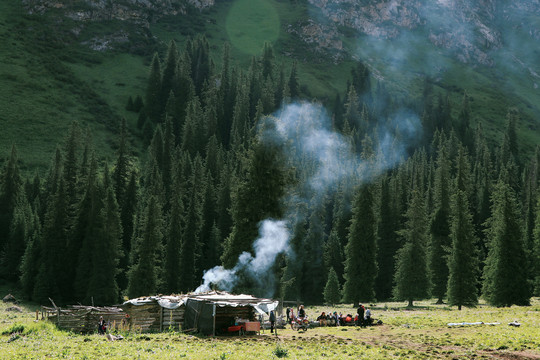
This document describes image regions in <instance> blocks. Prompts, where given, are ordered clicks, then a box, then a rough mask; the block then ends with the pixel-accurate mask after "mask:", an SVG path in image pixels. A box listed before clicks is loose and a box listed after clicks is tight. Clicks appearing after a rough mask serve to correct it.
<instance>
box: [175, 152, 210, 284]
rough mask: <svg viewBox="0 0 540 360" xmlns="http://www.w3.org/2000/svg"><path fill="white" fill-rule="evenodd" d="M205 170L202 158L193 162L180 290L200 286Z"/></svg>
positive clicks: (181, 248) (181, 257)
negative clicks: (198, 276)
mask: <svg viewBox="0 0 540 360" xmlns="http://www.w3.org/2000/svg"><path fill="white" fill-rule="evenodd" d="M204 174H205V168H204V164H203V162H202V159H201V157H200V156H196V157H195V159H194V160H193V170H192V173H191V174H190V178H189V182H188V185H187V190H186V199H185V206H186V211H185V226H184V231H183V236H182V244H181V247H180V280H179V285H180V290H181V291H183V292H188V291H193V290H194V289H195V288H196V287H197V286H196V285H197V284H198V280H199V279H198V278H197V275H198V274H199V271H200V267H201V266H203V265H204V264H199V262H198V260H199V258H200V256H201V238H200V236H201V228H202V226H203V221H204V219H203V217H202V215H203V214H202V210H203V203H204V193H205V188H206V186H207V184H206V182H205V180H204Z"/></svg>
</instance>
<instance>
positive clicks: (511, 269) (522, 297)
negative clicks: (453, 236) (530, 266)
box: [482, 174, 530, 306]
mask: <svg viewBox="0 0 540 360" xmlns="http://www.w3.org/2000/svg"><path fill="white" fill-rule="evenodd" d="M501 175H502V178H504V175H503V174H501ZM491 201H492V207H491V217H490V218H489V219H488V222H487V230H486V235H487V239H488V256H487V259H486V265H485V267H484V283H483V287H482V291H483V296H484V298H485V299H486V301H488V302H489V303H490V304H492V305H495V306H510V305H513V304H516V305H528V304H529V300H530V289H529V284H528V283H527V268H526V266H527V265H526V262H525V261H523V259H525V249H524V244H523V238H522V224H521V219H520V212H519V207H518V204H517V201H516V197H515V194H514V191H513V190H512V189H511V187H510V186H509V185H508V184H506V183H504V182H503V181H502V180H499V182H498V183H497V185H496V186H495V188H494V191H493V195H492V199H491Z"/></svg>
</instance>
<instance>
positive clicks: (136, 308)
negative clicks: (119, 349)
mask: <svg viewBox="0 0 540 360" xmlns="http://www.w3.org/2000/svg"><path fill="white" fill-rule="evenodd" d="M123 309H124V311H125V312H126V313H127V314H129V320H128V324H129V328H130V330H134V331H139V332H143V333H147V332H160V331H167V330H169V329H171V330H176V331H178V330H179V329H181V328H182V324H183V323H184V306H180V307H179V308H177V309H175V310H169V309H165V308H162V307H161V306H160V305H159V304H158V303H151V304H144V305H126V306H124V307H123Z"/></svg>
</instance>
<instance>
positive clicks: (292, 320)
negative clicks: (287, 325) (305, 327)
mask: <svg viewBox="0 0 540 360" xmlns="http://www.w3.org/2000/svg"><path fill="white" fill-rule="evenodd" d="M293 324H294V311H293V309H292V308H291V330H294V327H293Z"/></svg>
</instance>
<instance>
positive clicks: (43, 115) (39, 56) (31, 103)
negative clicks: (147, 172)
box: [0, 1, 120, 173]
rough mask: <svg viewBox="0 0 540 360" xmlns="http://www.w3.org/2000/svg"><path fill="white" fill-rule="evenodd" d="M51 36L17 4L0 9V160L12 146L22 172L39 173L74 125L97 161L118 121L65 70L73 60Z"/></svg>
mask: <svg viewBox="0 0 540 360" xmlns="http://www.w3.org/2000/svg"><path fill="white" fill-rule="evenodd" d="M56 30H57V29H56V28H54V27H51V24H49V23H48V21H47V20H45V21H44V20H43V19H41V18H38V17H36V16H27V15H25V14H24V10H23V9H22V8H21V4H20V3H18V2H11V1H9V2H2V3H1V4H0V37H1V39H0V40H1V42H2V44H3V45H2V51H1V52H0V64H2V66H0V108H1V109H2V112H1V115H0V123H2V126H3V128H2V131H1V132H0V158H6V157H7V156H8V155H9V150H10V148H11V145H12V144H15V145H16V146H17V148H18V153H19V159H20V160H21V169H22V170H23V172H33V171H35V170H41V172H42V173H43V170H44V169H45V168H46V167H47V166H48V164H49V163H50V160H51V158H52V155H53V154H54V151H55V148H56V146H57V145H58V144H62V143H63V140H64V137H65V136H66V135H67V129H68V127H69V126H70V124H71V123H72V122H73V121H77V122H79V124H80V125H81V127H82V128H87V127H88V128H90V130H91V131H92V136H93V140H94V146H95V149H96V152H97V154H98V156H100V157H106V156H108V155H109V154H111V153H112V151H111V150H112V146H113V144H114V141H115V135H114V133H113V129H115V128H116V127H117V126H118V123H119V120H120V117H119V116H117V115H116V114H115V113H114V111H113V110H112V108H111V107H110V105H109V103H108V102H107V101H106V100H105V99H104V97H103V95H101V94H98V92H97V91H96V89H95V88H94V87H92V86H91V84H89V83H88V82H85V81H84V80H82V79H81V78H80V77H78V75H77V74H76V73H75V72H73V71H72V70H71V69H70V67H69V66H68V65H66V64H68V62H67V61H65V60H68V59H70V60H73V59H71V57H72V56H73V54H72V53H69V52H68V51H67V50H66V48H65V47H64V46H63V45H62V44H59V43H58V38H57V34H56V33H55V31H56ZM69 50H70V51H71V52H73V51H74V50H76V47H73V48H71V49H69ZM77 56H80V54H78V55H77ZM62 59H64V61H63V60H62Z"/></svg>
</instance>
